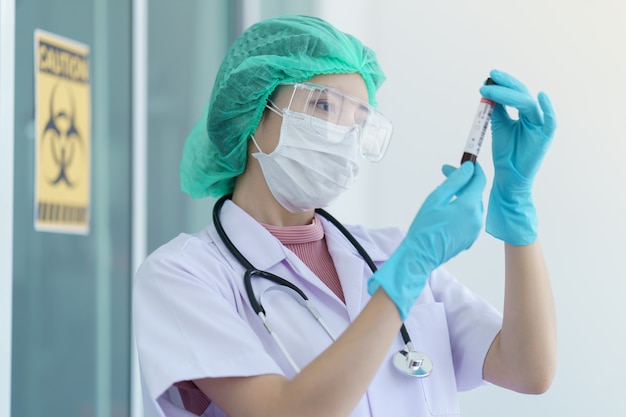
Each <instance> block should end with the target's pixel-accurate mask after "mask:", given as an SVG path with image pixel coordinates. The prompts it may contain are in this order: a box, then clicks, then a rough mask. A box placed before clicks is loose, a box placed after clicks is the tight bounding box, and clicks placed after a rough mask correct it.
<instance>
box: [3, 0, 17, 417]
mask: <svg viewBox="0 0 626 417" xmlns="http://www.w3.org/2000/svg"><path fill="white" fill-rule="evenodd" d="M0 62H1V63H2V66H0V91H1V92H2V93H1V94H0V132H2V133H1V135H2V137H1V139H2V140H1V141H0V143H1V144H2V152H0V179H1V180H0V196H2V200H3V201H4V204H0V248H1V249H0V415H2V416H9V415H11V346H12V340H11V337H12V328H11V326H12V324H13V164H14V154H13V152H14V141H15V136H14V123H15V119H14V116H15V114H14V113H15V107H14V106H15V87H14V85H15V0H0Z"/></svg>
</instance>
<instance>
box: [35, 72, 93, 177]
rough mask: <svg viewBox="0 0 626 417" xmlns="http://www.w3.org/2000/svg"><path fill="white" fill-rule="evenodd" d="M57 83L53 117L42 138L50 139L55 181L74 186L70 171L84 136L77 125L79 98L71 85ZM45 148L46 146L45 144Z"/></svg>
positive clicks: (51, 102)
mask: <svg viewBox="0 0 626 417" xmlns="http://www.w3.org/2000/svg"><path fill="white" fill-rule="evenodd" d="M59 86H60V83H57V84H56V85H55V86H54V87H53V88H52V92H51V93H50V118H49V119H48V121H47V122H46V126H45V128H44V129H43V135H42V139H41V140H42V142H45V141H48V142H49V143H48V149H49V151H50V152H51V156H52V160H53V161H54V164H55V165H56V168H57V173H56V174H55V175H53V176H52V178H49V181H50V184H51V185H58V184H59V183H61V182H64V183H65V184H67V186H68V187H70V188H71V187H74V182H73V181H72V180H71V179H70V178H69V176H68V171H69V168H70V167H71V165H72V162H74V159H75V158H76V156H77V155H76V153H77V148H78V147H80V148H81V149H82V147H83V144H82V141H83V139H82V137H81V134H80V133H79V132H78V129H77V128H76V123H75V122H76V101H75V99H74V95H73V94H72V91H71V90H70V89H69V88H68V87H67V86H63V87H64V88H61V89H59ZM42 149H43V148H42Z"/></svg>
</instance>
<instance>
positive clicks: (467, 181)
mask: <svg viewBox="0 0 626 417" xmlns="http://www.w3.org/2000/svg"><path fill="white" fill-rule="evenodd" d="M443 172H444V174H445V175H446V176H447V177H448V178H447V179H446V180H445V181H444V182H443V183H442V184H441V185H439V187H437V188H436V189H435V190H434V191H433V192H432V193H431V194H430V195H429V196H428V197H427V198H426V200H425V201H424V204H422V207H421V208H420V209H419V211H418V213H417V215H416V216H415V219H414V220H413V223H412V224H411V227H410V228H409V231H408V233H407V235H406V236H405V238H404V240H403V241H402V242H401V243H400V246H399V247H398V248H397V249H396V250H395V252H394V253H393V254H392V255H391V257H390V258H389V259H388V260H387V261H386V262H385V263H384V264H383V265H382V266H381V267H380V268H379V269H378V270H377V271H376V272H375V273H374V275H373V276H372V277H371V278H370V280H369V282H368V291H369V293H370V294H374V292H376V290H378V288H379V287H383V289H384V290H385V292H386V293H387V294H388V295H389V297H390V298H391V299H392V300H393V301H394V302H395V303H396V305H397V307H398V310H399V311H400V316H401V317H402V320H403V321H404V320H405V319H406V316H407V315H408V314H409V311H410V310H411V307H412V306H413V304H414V303H415V300H416V299H417V297H418V296H419V295H420V293H421V292H422V289H423V288H424V286H425V285H426V282H427V280H428V277H429V275H430V273H431V272H432V271H433V270H434V269H435V268H437V267H438V266H439V265H441V264H443V263H444V262H446V261H448V260H449V259H450V258H452V257H454V256H456V255H457V254H458V253H459V252H461V251H463V250H465V249H468V248H469V247H470V246H471V245H472V243H474V241H475V240H476V238H477V237H478V233H479V232H480V229H481V227H482V222H483V200H482V192H483V190H484V188H485V183H486V179H485V174H484V173H483V170H482V168H481V167H480V166H479V165H478V164H476V165H474V164H472V163H471V162H466V163H464V164H463V165H462V166H461V167H460V168H458V169H455V168H453V167H451V166H444V168H443Z"/></svg>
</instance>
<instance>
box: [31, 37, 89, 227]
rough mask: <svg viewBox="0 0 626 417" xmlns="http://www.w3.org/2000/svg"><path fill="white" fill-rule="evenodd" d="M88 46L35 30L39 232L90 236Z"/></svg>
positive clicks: (36, 219)
mask: <svg viewBox="0 0 626 417" xmlns="http://www.w3.org/2000/svg"><path fill="white" fill-rule="evenodd" d="M90 83H91V80H90V74H89V47H88V46H87V45H84V44H82V43H78V42H75V41H73V40H69V39H67V38H63V37H61V36H58V35H54V34H52V33H48V32H44V31H42V30H36V31H35V140H36V146H35V149H36V159H35V229H37V230H42V231H54V232H61V233H80V234H87V233H89V208H90V198H91V196H90V183H91V175H90V173H91V84H90Z"/></svg>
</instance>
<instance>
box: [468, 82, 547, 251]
mask: <svg viewBox="0 0 626 417" xmlns="http://www.w3.org/2000/svg"><path fill="white" fill-rule="evenodd" d="M490 76H491V78H492V79H493V80H494V81H495V82H496V84H497V85H489V86H487V85H484V86H483V87H481V89H480V93H481V94H482V95H483V96H484V97H486V98H488V99H490V100H493V101H495V102H496V106H495V108H494V110H493V114H492V115H491V134H492V139H493V145H492V151H493V152H492V153H493V163H494V180H493V186H492V188H491V193H490V195H489V206H488V209H487V221H486V231H487V233H489V234H491V235H493V236H495V237H496V238H498V239H501V240H503V241H505V242H507V243H510V244H512V245H528V244H531V243H533V242H534V241H535V240H537V211H536V209H535V205H534V203H533V201H532V187H533V181H534V179H535V175H536V174H537V171H538V170H539V167H540V166H541V161H542V160H543V157H544V155H545V153H546V151H547V150H548V147H549V146H550V143H551V142H552V138H553V135H554V130H555V129H556V119H555V116H554V111H553V109H552V104H551V103H550V99H549V98H548V96H547V95H546V94H544V93H539V95H538V101H537V100H535V99H534V97H533V96H531V95H530V93H529V92H528V90H527V89H526V87H525V86H524V85H523V84H522V83H520V82H519V81H518V80H516V79H515V78H513V77H511V76H510V75H508V74H506V73H503V72H501V71H496V70H493V71H491V73H490ZM505 106H510V107H513V108H516V109H517V110H518V115H519V118H518V119H512V118H511V117H510V116H509V115H508V113H507V111H506V109H505Z"/></svg>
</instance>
